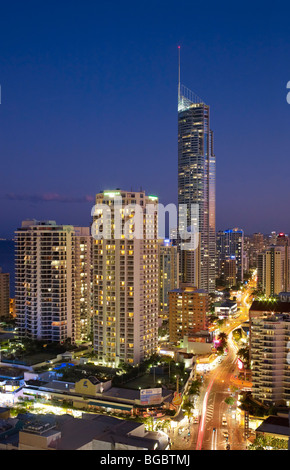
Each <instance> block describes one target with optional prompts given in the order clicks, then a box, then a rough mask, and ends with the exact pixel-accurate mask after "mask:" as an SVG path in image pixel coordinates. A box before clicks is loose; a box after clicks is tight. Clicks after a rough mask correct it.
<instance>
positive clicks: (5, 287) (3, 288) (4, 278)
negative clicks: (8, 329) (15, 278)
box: [0, 268, 10, 318]
mask: <svg viewBox="0 0 290 470" xmlns="http://www.w3.org/2000/svg"><path fill="white" fill-rule="evenodd" d="M9 312H10V275H9V273H3V272H2V269H1V268H0V318H4V317H6V318H8V317H9Z"/></svg>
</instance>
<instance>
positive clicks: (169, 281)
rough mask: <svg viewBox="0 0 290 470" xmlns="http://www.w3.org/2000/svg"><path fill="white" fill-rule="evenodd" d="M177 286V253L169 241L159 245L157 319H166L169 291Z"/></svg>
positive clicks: (175, 247)
mask: <svg viewBox="0 0 290 470" xmlns="http://www.w3.org/2000/svg"><path fill="white" fill-rule="evenodd" d="M178 286H179V253H178V250H177V246H174V245H173V244H172V242H170V240H163V241H162V242H161V243H160V244H159V318H161V319H162V320H167V319H168V314H169V294H168V293H169V291H171V290H173V289H177V288H178Z"/></svg>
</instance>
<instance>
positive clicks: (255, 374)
mask: <svg viewBox="0 0 290 470" xmlns="http://www.w3.org/2000/svg"><path fill="white" fill-rule="evenodd" d="M249 313H250V360H251V369H252V394H253V397H254V398H256V399H257V400H259V401H261V402H264V403H267V404H269V405H273V404H275V405H279V404H280V405H286V406H288V407H289V406H290V355H289V344H290V343H289V341H290V302H289V301H286V302H284V301H281V300H276V301H266V302H262V301H254V302H253V303H252V306H251V308H250V312H249Z"/></svg>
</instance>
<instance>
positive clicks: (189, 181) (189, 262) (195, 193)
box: [178, 81, 216, 292]
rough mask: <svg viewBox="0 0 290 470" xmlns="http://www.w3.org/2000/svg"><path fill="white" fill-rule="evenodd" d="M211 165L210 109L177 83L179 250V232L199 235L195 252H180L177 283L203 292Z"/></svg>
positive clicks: (208, 281) (208, 277)
mask: <svg viewBox="0 0 290 470" xmlns="http://www.w3.org/2000/svg"><path fill="white" fill-rule="evenodd" d="M215 164H216V159H215V155H214V150H213V132H212V130H211V128H210V107H209V106H208V105H206V104H205V103H204V102H203V100H201V99H200V98H198V97H197V96H196V95H194V94H193V93H192V92H191V91H190V90H188V89H187V88H185V87H184V86H181V85H180V81H179V85H178V204H179V205H181V204H182V205H185V207H186V226H184V225H183V224H182V223H181V217H179V223H178V230H179V233H178V235H179V243H178V244H179V248H180V247H181V244H182V241H183V240H182V235H181V234H180V229H182V230H187V229H188V231H190V230H191V228H192V227H195V230H196V231H197V232H198V234H199V240H198V247H197V248H196V247H194V248H193V249H185V250H181V249H180V279H181V282H186V283H190V284H191V285H193V286H196V287H197V288H199V289H204V290H206V291H207V292H213V291H214V290H215V253H216V251H215V248H216V245H215ZM192 204H194V205H197V207H198V210H197V214H196V213H195V212H194V211H193V212H192V211H191V205H192ZM180 237H181V240H180Z"/></svg>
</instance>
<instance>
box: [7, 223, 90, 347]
mask: <svg viewBox="0 0 290 470" xmlns="http://www.w3.org/2000/svg"><path fill="white" fill-rule="evenodd" d="M76 232H78V235H77V236H76ZM80 233H82V229H80V228H78V229H75V227H73V226H67V225H57V224H56V222H55V221H36V220H28V221H24V222H22V226H21V228H19V229H18V230H17V231H16V232H15V247H16V249H15V253H16V254H15V313H16V317H17V327H18V335H19V338H21V339H23V338H28V339H31V340H42V341H48V342H56V343H63V342H64V341H66V340H70V341H71V342H73V343H75V342H76V341H77V340H79V339H81V337H80V335H79V332H80V328H81V327H80V324H79V323H80V322H81V318H82V316H81V313H80V312H81V310H82V307H81V305H82V303H83V302H82V298H84V299H85V298H86V297H87V292H88V290H89V289H90V285H89V281H90V279H89V274H88V276H87V277H86V276H85V274H86V273H85V268H84V266H82V261H83V260H82V258H81V255H80V253H81V251H80V250H79V249H80V248H81V245H82V241H81V237H79V235H80ZM76 247H77V249H76ZM76 254H77V256H76ZM82 274H84V276H82ZM86 283H87V286H86V287H85V284H86ZM88 313H90V310H89V312H88Z"/></svg>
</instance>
